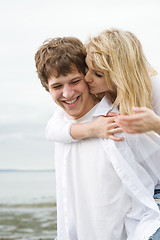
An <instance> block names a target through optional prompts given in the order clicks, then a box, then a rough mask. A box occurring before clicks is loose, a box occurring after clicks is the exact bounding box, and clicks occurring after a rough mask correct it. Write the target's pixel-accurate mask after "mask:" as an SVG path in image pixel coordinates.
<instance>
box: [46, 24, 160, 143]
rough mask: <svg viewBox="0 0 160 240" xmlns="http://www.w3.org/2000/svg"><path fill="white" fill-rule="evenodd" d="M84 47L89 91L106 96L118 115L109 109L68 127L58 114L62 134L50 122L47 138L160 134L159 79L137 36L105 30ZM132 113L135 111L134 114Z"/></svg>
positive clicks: (56, 117)
mask: <svg viewBox="0 0 160 240" xmlns="http://www.w3.org/2000/svg"><path fill="white" fill-rule="evenodd" d="M86 48H87V57H86V64H87V70H86V76H85V80H86V82H87V84H88V87H89V91H90V93H92V94H95V95H96V96H97V97H99V98H102V97H103V96H104V95H106V96H107V98H108V99H109V100H110V101H111V102H112V104H113V106H117V107H118V109H119V112H120V114H121V115H119V116H118V115H117V114H115V113H112V112H111V113H108V115H107V117H104V116H103V117H99V118H97V119H96V120H95V121H93V122H91V123H85V124H72V125H71V126H69V127H68V128H67V127H66V125H65V124H63V123H62V125H61V122H60V121H58V119H59V116H60V115H59V114H60V113H58V114H55V116H54V117H53V118H52V121H55V122H56V119H57V122H56V123H57V124H58V125H59V126H60V129H61V132H62V133H63V134H62V135H61V134H59V130H58V128H56V127H54V126H57V124H50V126H49V125H48V127H47V137H48V139H50V140H53V141H54V140H55V141H62V142H63V141H68V140H69V141H73V140H78V139H84V138H87V137H103V138H109V139H112V140H115V141H121V140H123V139H124V138H123V137H120V136H118V135H114V134H116V133H119V132H121V131H122V129H123V131H126V132H128V133H136V132H147V131H151V130H152V131H155V132H157V133H160V132H159V131H160V94H159V91H160V78H159V77H158V75H157V72H156V71H155V70H154V69H153V68H152V67H151V66H150V64H149V63H148V62H147V60H146V58H145V55H144V53H143V49H142V46H141V43H140V42H139V40H138V39H137V37H136V36H135V35H134V34H132V33H130V32H128V31H121V30H114V29H113V30H107V31H105V32H103V33H101V34H99V35H98V36H97V37H93V38H91V39H90V41H88V43H87V44H86ZM134 106H136V108H135V107H134ZM133 107H134V108H133ZM152 110H154V111H152ZM135 112H136V113H138V114H134V115H133V113H135ZM123 114H125V116H124V115H123ZM131 114H132V115H131ZM108 116H110V117H108ZM117 116H118V117H117ZM64 126H65V127H64ZM62 129H63V130H64V132H63V131H62ZM68 133H69V134H68ZM65 136H66V137H65Z"/></svg>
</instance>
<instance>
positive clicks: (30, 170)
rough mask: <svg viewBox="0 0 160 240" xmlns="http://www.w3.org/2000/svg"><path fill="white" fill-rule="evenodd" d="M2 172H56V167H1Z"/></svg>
mask: <svg viewBox="0 0 160 240" xmlns="http://www.w3.org/2000/svg"><path fill="white" fill-rule="evenodd" d="M2 172H55V170H54V169H0V173H2Z"/></svg>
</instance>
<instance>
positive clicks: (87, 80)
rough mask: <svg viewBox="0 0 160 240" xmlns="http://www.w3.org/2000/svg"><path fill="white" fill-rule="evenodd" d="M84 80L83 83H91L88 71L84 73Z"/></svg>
mask: <svg viewBox="0 0 160 240" xmlns="http://www.w3.org/2000/svg"><path fill="white" fill-rule="evenodd" d="M84 80H85V82H87V83H91V82H92V77H91V75H90V73H89V71H88V72H87V73H86V75H85V77H84Z"/></svg>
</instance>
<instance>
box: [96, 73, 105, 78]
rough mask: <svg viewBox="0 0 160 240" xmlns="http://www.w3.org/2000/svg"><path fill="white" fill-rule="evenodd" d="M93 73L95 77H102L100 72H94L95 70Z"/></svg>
mask: <svg viewBox="0 0 160 240" xmlns="http://www.w3.org/2000/svg"><path fill="white" fill-rule="evenodd" d="M95 75H96V76H97V77H99V78H100V77H103V75H102V74H99V73H96V72H95Z"/></svg>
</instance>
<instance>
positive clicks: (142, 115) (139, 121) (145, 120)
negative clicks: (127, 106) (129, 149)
mask: <svg viewBox="0 0 160 240" xmlns="http://www.w3.org/2000/svg"><path fill="white" fill-rule="evenodd" d="M133 111H134V113H135V114H134V115H121V116H118V117H117V120H116V123H117V125H118V126H120V127H121V128H122V129H123V131H125V132H127V133H142V132H148V131H155V132H156V133H158V134H160V117H159V116H158V115H157V114H155V113H154V112H153V111H152V110H150V109H149V108H146V107H134V108H133Z"/></svg>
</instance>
